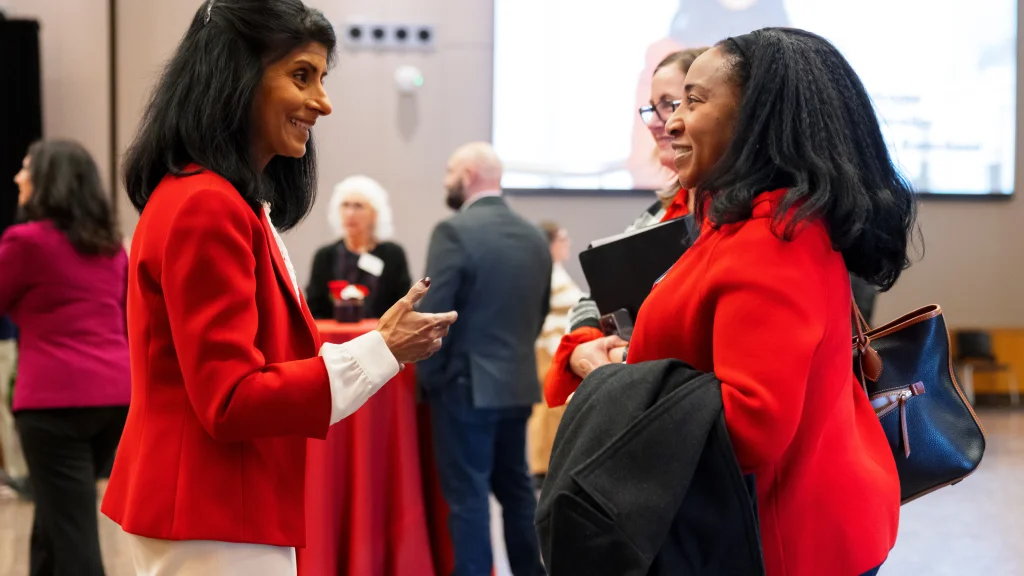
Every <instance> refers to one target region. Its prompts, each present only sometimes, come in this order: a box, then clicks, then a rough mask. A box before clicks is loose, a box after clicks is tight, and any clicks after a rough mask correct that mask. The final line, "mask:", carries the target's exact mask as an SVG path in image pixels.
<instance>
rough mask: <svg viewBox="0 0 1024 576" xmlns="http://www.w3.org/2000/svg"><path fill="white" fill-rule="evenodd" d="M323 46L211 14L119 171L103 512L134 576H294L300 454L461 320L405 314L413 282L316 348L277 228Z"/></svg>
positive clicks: (285, 1) (300, 197) (322, 30)
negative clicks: (369, 322)
mask: <svg viewBox="0 0 1024 576" xmlns="http://www.w3.org/2000/svg"><path fill="white" fill-rule="evenodd" d="M334 46H335V36H334V32H333V30H332V28H331V25H330V24H329V23H328V22H327V20H326V19H325V18H324V16H323V15H322V14H321V13H320V12H318V11H315V10H311V9H309V8H307V7H306V6H305V5H303V4H302V2H301V1H299V0H210V1H208V2H207V3H205V4H204V5H203V6H202V7H200V9H199V11H198V12H197V13H196V15H195V18H194V19H193V21H192V24H191V26H190V27H189V30H188V32H187V33H186V34H185V37H184V39H183V40H182V42H181V44H180V46H179V47H178V50H177V52H176V53H175V55H174V57H173V58H172V59H171V61H170V63H169V64H168V65H167V67H166V69H165V71H164V75H163V77H162V78H161V80H160V82H159V84H158V85H157V87H156V89H155V91H154V96H153V100H152V102H151V103H150V105H149V109H148V110H147V112H146V115H145V117H144V118H143V121H142V124H141V127H140V129H139V133H138V136H137V137H136V140H135V143H134V144H133V146H132V147H131V149H130V150H129V152H128V156H127V159H126V162H125V188H126V189H127V191H128V194H129V196H130V198H131V200H132V203H133V204H134V205H135V207H136V208H138V209H139V210H140V212H141V218H140V220H139V224H138V228H137V229H136V231H135V236H134V241H133V243H132V249H131V258H130V263H129V269H128V306H127V308H128V343H129V350H130V352H129V355H130V366H131V380H132V382H131V383H132V400H131V405H130V407H129V412H128V419H127V423H126V425H125V430H124V436H123V437H122V439H121V445H120V448H119V450H118V453H117V458H116V461H115V464H114V469H113V474H112V475H111V478H110V483H109V486H108V489H107V493H106V497H105V498H104V501H103V508H102V509H103V512H104V513H105V514H106V515H107V516H109V517H110V518H111V519H113V520H114V521H115V522H117V523H118V524H120V525H121V527H122V529H123V530H124V531H125V532H126V533H128V541H129V545H130V549H131V552H132V557H133V560H134V562H135V567H136V570H137V571H138V573H139V574H143V575H147V576H163V575H165V574H168V575H169V574H175V575H204V576H218V575H220V576H223V575H234V574H239V575H241V574H244V575H246V576H254V575H256V576H258V575H273V576H278V575H281V576H284V575H291V576H293V575H294V574H295V573H296V566H295V547H297V546H303V545H304V544H305V537H306V535H305V516H304V508H305V499H304V491H305V463H306V439H307V438H323V437H324V436H325V435H326V434H327V428H328V426H330V425H332V424H334V423H335V422H338V421H339V420H341V419H342V418H345V417H346V416H348V415H350V414H351V413H352V412H354V411H355V410H356V409H357V408H358V407H359V406H360V405H362V404H363V403H364V402H365V401H366V400H367V399H368V398H369V397H370V396H371V395H372V394H373V393H374V392H376V391H377V390H378V389H380V387H381V386H383V385H384V384H385V383H386V382H387V381H388V380H389V379H391V378H392V377H393V376H394V375H395V374H397V372H398V371H399V369H400V365H401V363H403V362H414V361H417V360H420V359H422V358H425V357H427V356H429V355H430V354H432V353H433V352H434V351H436V350H437V349H438V348H439V347H440V338H441V337H442V336H444V335H445V334H446V333H447V329H448V326H449V325H450V324H451V323H452V322H453V321H454V320H455V314H454V313H448V314H438V315H430V314H419V313H417V312H414V311H413V309H412V307H413V304H414V303H415V301H416V300H417V299H418V298H421V297H422V296H423V294H424V293H425V292H426V290H427V284H428V282H427V281H424V282H420V283H419V284H417V285H416V286H415V287H414V288H413V289H412V291H411V292H410V293H409V295H407V296H406V297H405V298H403V299H402V300H401V301H399V302H398V304H396V305H395V306H394V307H393V308H391V309H390V310H389V311H388V312H386V313H385V314H384V316H383V318H382V319H381V320H380V323H379V325H378V329H377V330H375V331H372V332H370V333H369V334H366V335H364V336H361V337H359V338H356V339H355V340H353V341H351V342H349V343H347V344H343V345H334V344H323V345H321V343H320V339H319V336H318V333H317V330H316V326H315V324H314V323H313V319H312V317H311V316H310V313H309V309H308V308H307V306H306V303H305V301H304V299H303V297H302V294H301V293H300V292H299V289H298V283H297V282H296V279H295V274H294V272H293V270H292V266H291V262H290V261H289V259H288V253H287V250H285V247H284V244H283V243H282V241H281V238H280V237H279V236H278V233H277V229H278V228H281V229H287V228H290V227H292V226H294V225H295V224H296V223H298V222H299V220H300V219H301V218H302V217H304V216H305V215H306V213H307V212H308V211H309V210H310V208H311V207H312V205H313V198H314V191H315V188H316V159H315V156H314V150H313V145H312V140H311V129H312V128H313V125H314V123H316V122H317V120H318V119H319V118H320V117H321V116H326V115H327V114H330V112H331V104H330V101H329V100H328V97H327V93H326V91H325V89H324V85H323V79H324V76H325V75H326V72H327V69H328V67H329V64H330V62H331V60H332V54H333V50H334Z"/></svg>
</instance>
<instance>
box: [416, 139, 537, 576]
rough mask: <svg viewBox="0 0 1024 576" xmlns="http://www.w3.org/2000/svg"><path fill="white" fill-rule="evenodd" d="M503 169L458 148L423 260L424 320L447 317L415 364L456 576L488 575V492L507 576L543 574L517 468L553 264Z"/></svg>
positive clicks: (529, 496) (529, 497) (481, 146)
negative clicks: (452, 317)
mask: <svg viewBox="0 0 1024 576" xmlns="http://www.w3.org/2000/svg"><path fill="white" fill-rule="evenodd" d="M501 173H502V168H501V162H500V161H499V160H498V157H497V155H495V153H494V150H493V149H492V148H491V146H490V145H489V144H485V143H473V144H467V145H465V146H463V147H462V148H459V149H458V150H456V151H455V153H454V154H453V155H452V157H451V159H450V160H449V161H448V169H447V175H446V176H445V180H444V184H445V188H446V189H447V191H448V198H447V202H448V206H449V207H450V208H452V209H453V210H457V211H458V212H457V213H456V214H455V215H454V216H452V217H451V218H448V219H447V220H445V221H443V222H441V223H440V224H438V225H437V227H436V228H435V229H434V233H433V235H432V237H431V239H430V250H429V253H428V256H427V276H428V277H429V278H430V279H431V289H430V292H428V293H427V296H426V297H424V299H423V301H422V302H421V303H420V309H421V310H422V311H424V312H427V311H434V310H437V311H440V310H445V311H447V310H455V311H457V312H458V313H459V322H458V323H457V324H453V325H452V329H451V331H450V332H449V334H448V337H447V338H445V340H444V344H443V346H442V347H441V350H440V351H439V352H438V353H437V354H436V355H434V357H433V358H430V359H429V360H427V361H424V362H421V363H420V364H419V365H418V366H417V376H418V378H419V382H420V385H421V387H422V390H423V392H424V395H425V396H426V398H427V399H428V400H429V402H430V405H431V415H432V421H433V433H434V447H435V451H436V453H437V465H438V473H439V476H440V481H441V490H442V492H443V493H444V497H445V500H447V502H448V506H449V508H450V509H451V515H450V516H449V518H448V529H449V531H450V533H451V537H452V544H453V546H454V549H455V573H454V574H455V576H489V575H490V574H491V569H492V566H493V560H492V557H491V542H490V527H489V524H490V519H489V509H488V493H490V492H493V493H494V496H495V497H496V498H497V499H498V501H499V502H500V503H501V506H502V512H503V519H504V529H505V544H506V548H507V550H508V556H509V564H510V565H511V568H512V572H513V574H515V576H534V575H539V574H544V568H543V566H542V565H541V560H540V550H539V547H538V543H537V535H536V531H535V529H534V526H533V516H534V512H535V509H536V506H537V502H536V498H535V496H534V493H533V489H532V486H531V482H530V477H529V473H528V470H527V465H526V420H527V419H528V418H529V416H530V410H531V407H532V406H533V404H535V403H537V402H539V401H540V384H539V382H538V381H537V368H536V360H535V357H534V341H535V340H536V339H537V336H538V335H539V334H540V331H541V326H542V324H543V322H544V317H545V316H547V313H548V296H549V292H550V287H551V254H550V251H549V250H548V245H547V240H546V239H545V238H544V235H543V233H542V232H541V231H540V229H539V228H537V227H536V226H534V225H532V224H531V223H529V222H528V221H526V220H524V219H523V218H522V217H520V216H519V215H517V214H516V213H515V212H513V211H512V210H511V209H510V208H509V206H508V204H506V203H505V200H504V199H503V198H502V197H501Z"/></svg>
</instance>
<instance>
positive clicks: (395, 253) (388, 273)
mask: <svg viewBox="0 0 1024 576" xmlns="http://www.w3.org/2000/svg"><path fill="white" fill-rule="evenodd" d="M380 258H381V260H383V261H384V272H383V273H382V274H381V278H380V288H379V291H380V294H379V295H378V296H377V297H376V299H375V300H374V303H373V307H374V309H375V310H374V312H376V315H377V317H380V316H382V315H383V314H384V313H385V312H387V311H388V308H391V307H392V306H394V305H395V303H396V302H398V301H399V300H401V299H402V297H403V296H405V295H406V294H407V293H408V292H409V288H412V279H411V278H410V277H409V262H408V261H407V260H406V258H405V250H403V249H402V247H401V246H399V245H398V244H395V243H392V242H388V243H386V244H382V245H381V251H380Z"/></svg>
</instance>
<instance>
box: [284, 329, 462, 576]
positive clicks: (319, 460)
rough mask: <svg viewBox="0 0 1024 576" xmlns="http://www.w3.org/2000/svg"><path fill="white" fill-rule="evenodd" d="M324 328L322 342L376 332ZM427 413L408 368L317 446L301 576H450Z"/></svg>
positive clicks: (309, 473)
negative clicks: (417, 394)
mask: <svg viewBox="0 0 1024 576" xmlns="http://www.w3.org/2000/svg"><path fill="white" fill-rule="evenodd" d="M376 325H377V324H376V320H373V321H369V320H367V321H364V322H362V323H360V324H339V323H337V322H333V321H318V322H317V327H318V328H319V329H320V335H321V337H322V338H323V340H324V342H334V343H342V342H346V341H348V340H351V339H352V338H355V337H356V336H359V335H360V334H365V333H366V332H368V331H370V330H373V329H374V328H375V327H376ZM429 417H430V415H429V412H428V410H427V407H426V405H425V404H421V405H417V404H416V380H415V374H414V371H413V368H412V366H406V368H405V370H404V371H402V372H401V373H399V375H398V376H396V377H395V378H394V379H393V380H392V381H391V382H389V383H388V384H387V385H385V386H384V388H382V389H381V390H380V391H378V392H377V393H376V394H375V395H374V396H373V397H372V398H370V400H369V401H368V402H367V403H366V404H365V405H364V406H363V407H362V408H360V409H359V410H358V411H356V413H355V414H353V415H352V416H349V417H348V418H346V419H344V420H342V421H341V422H339V423H337V424H335V425H334V426H332V427H331V429H330V432H328V434H327V439H326V440H324V441H320V440H310V441H309V444H308V460H307V463H306V548H305V549H300V550H299V551H298V562H299V576H334V575H335V574H338V575H346V576H446V575H447V574H450V573H451V571H452V566H453V560H452V551H451V541H450V540H449V538H448V531H447V526H446V522H447V514H448V509H447V507H446V506H445V504H444V499H443V498H442V496H441V492H440V489H439V487H438V484H437V471H436V468H435V465H434V455H433V449H432V444H431V435H430V421H429Z"/></svg>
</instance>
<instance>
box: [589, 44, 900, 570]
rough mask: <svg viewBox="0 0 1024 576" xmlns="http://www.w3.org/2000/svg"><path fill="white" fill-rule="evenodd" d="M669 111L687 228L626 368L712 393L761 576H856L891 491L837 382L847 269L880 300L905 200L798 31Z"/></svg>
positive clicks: (891, 532)
mask: <svg viewBox="0 0 1024 576" xmlns="http://www.w3.org/2000/svg"><path fill="white" fill-rule="evenodd" d="M676 106H677V109H676V111H675V112H674V113H673V115H672V117H671V118H670V119H669V121H668V125H667V130H668V131H669V133H670V134H671V135H672V138H673V141H672V146H673V147H674V149H675V150H676V158H675V164H676V168H677V170H678V173H679V179H680V183H682V185H683V186H684V187H687V188H692V189H695V190H696V191H697V203H698V207H699V209H698V211H697V216H698V218H699V219H702V222H703V230H702V233H701V235H700V238H699V239H698V241H697V242H696V243H695V245H694V246H693V247H691V248H690V249H689V250H688V251H687V252H686V254H685V255H684V256H683V257H682V258H681V259H680V260H679V261H678V262H677V263H676V264H675V266H673V268H672V269H671V270H669V271H668V272H667V273H666V274H665V276H664V277H663V278H662V279H661V280H660V281H659V282H658V284H657V285H656V286H655V287H654V289H653V290H652V292H651V294H650V296H649V297H648V298H647V300H646V301H645V303H644V305H643V307H642V308H641V310H640V313H639V315H638V318H637V322H636V326H635V328H634V331H633V337H632V339H631V342H630V345H629V350H628V358H627V361H628V363H637V362H644V361H647V360H656V359H663V358H678V359H680V360H683V361H685V362H687V363H689V364H690V365H692V366H694V367H695V368H697V369H698V370H703V371H707V372H714V374H715V375H716V376H717V377H718V379H719V380H721V382H722V400H723V405H724V408H725V419H726V423H727V426H728V428H729V432H730V435H731V439H732V443H733V446H734V448H735V451H736V457H737V460H738V462H739V464H740V467H741V468H742V470H743V471H744V472H745V473H748V474H753V475H754V477H755V479H756V485H757V500H758V502H757V508H758V514H759V517H760V527H761V539H762V548H763V551H764V560H765V565H766V568H767V574H768V575H769V576H782V575H788V576H817V575H823V574H828V575H830V576H856V575H860V574H874V573H875V572H876V571H877V568H878V566H879V565H880V564H881V563H882V561H883V560H885V558H886V556H887V555H888V553H889V550H890V549H891V548H892V546H893V544H894V543H895V540H896V531H897V526H898V523H899V506H900V488H899V478H898V477H897V474H896V466H895V463H894V460H893V458H892V453H891V451H890V448H889V445H888V443H887V441H886V438H885V435H884V433H883V432H882V428H881V426H880V425H879V423H878V419H877V418H876V416H875V413H874V410H873V409H872V406H871V403H870V402H869V401H868V398H867V396H866V395H865V393H864V391H863V390H862V389H861V387H860V384H859V383H858V382H857V380H856V378H855V377H854V374H853V370H852V354H851V340H850V310H851V290H850V279H849V277H848V272H847V269H849V271H850V272H852V273H854V274H857V275H858V276H860V277H862V278H864V279H866V280H868V281H870V282H872V283H874V284H877V285H878V286H880V287H882V288H883V289H887V288H889V287H891V286H892V285H893V283H894V282H895V281H896V279H897V278H898V277H899V275H900V273H901V271H902V270H903V269H904V268H905V267H906V266H907V265H908V263H909V260H908V257H907V247H908V241H909V236H910V232H911V229H912V227H913V220H914V214H915V208H914V198H913V193H912V191H911V189H910V187H909V186H908V185H907V184H906V182H904V181H903V180H902V178H901V177H900V176H899V174H898V173H897V171H896V169H895V168H894V167H893V165H892V163H891V161H890V159H889V155H888V152H887V149H886V145H885V142H884V140H883V138H882V135H881V131H880V129H879V125H878V120H877V119H876V117H875V114H874V110H873V108H872V105H871V101H870V100H869V98H868V96H867V94H866V93H865V91H864V87H863V85H862V84H861V82H860V80H859V78H858V77H857V75H856V73H854V71H853V70H852V68H851V67H850V65H849V64H848V63H847V62H846V60H845V59H844V58H843V57H842V55H841V54H840V53H839V52H838V51H837V50H836V49H835V48H834V47H833V46H832V45H831V44H829V43H828V41H826V40H824V39H822V38H820V37H818V36H815V35H813V34H810V33H808V32H804V31H801V30H794V29H782V28H775V29H770V28H769V29H764V30H760V31H757V32H754V33H752V34H748V35H745V36H740V37H737V38H730V39H728V40H725V41H723V42H720V43H719V44H718V45H717V46H716V47H714V48H713V49H711V50H709V51H708V52H707V53H705V54H704V55H702V56H701V57H699V58H698V59H697V60H696V61H695V62H694V63H693V66H692V67H691V68H690V71H689V72H688V73H687V76H686V94H685V97H684V98H683V99H682V100H681V101H680V102H678V103H677V104H676ZM607 361H608V360H607V359H606V360H604V362H607ZM598 363H600V361H598ZM584 385H585V384H584Z"/></svg>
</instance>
